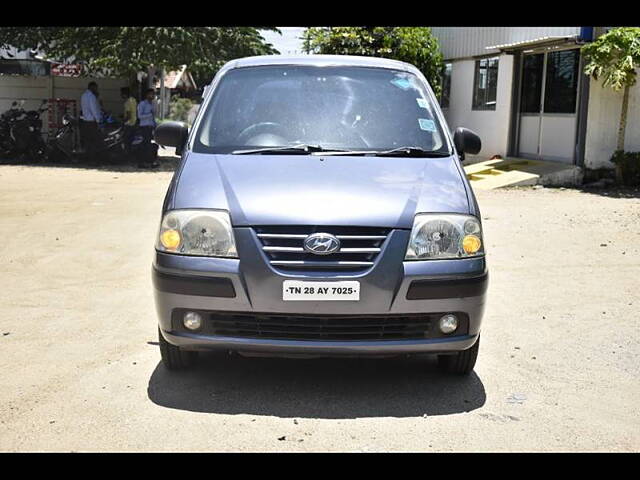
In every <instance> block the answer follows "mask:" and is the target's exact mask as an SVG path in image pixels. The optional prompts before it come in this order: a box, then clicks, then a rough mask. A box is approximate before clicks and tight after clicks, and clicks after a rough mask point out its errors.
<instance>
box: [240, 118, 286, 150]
mask: <svg viewBox="0 0 640 480" xmlns="http://www.w3.org/2000/svg"><path fill="white" fill-rule="evenodd" d="M265 133H272V134H275V135H278V136H281V137H283V138H287V136H288V134H289V133H290V132H289V131H288V130H287V129H285V127H283V126H282V125H281V124H279V123H276V122H260V123H255V124H253V125H250V126H248V127H247V128H245V129H244V130H242V131H241V132H240V134H239V135H238V137H237V141H238V143H240V144H243V145H247V143H246V142H247V140H249V139H250V138H252V137H255V136H258V135H260V134H265Z"/></svg>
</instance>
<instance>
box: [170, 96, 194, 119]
mask: <svg viewBox="0 0 640 480" xmlns="http://www.w3.org/2000/svg"><path fill="white" fill-rule="evenodd" d="M192 107H193V102H192V101H191V100H190V99H188V98H173V99H172V100H171V103H169V119H170V120H176V121H178V122H186V121H187V119H188V116H189V110H191V108H192Z"/></svg>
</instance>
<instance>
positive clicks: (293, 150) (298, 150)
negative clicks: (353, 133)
mask: <svg viewBox="0 0 640 480" xmlns="http://www.w3.org/2000/svg"><path fill="white" fill-rule="evenodd" d="M333 151H335V149H333V148H331V149H325V148H323V147H321V146H320V145H307V144H300V145H291V146H284V147H263V148H253V149H251V150H234V151H233V152H231V154H232V155H251V154H256V153H279V154H281V155H308V154H310V153H314V152H333Z"/></svg>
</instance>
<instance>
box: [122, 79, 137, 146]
mask: <svg viewBox="0 0 640 480" xmlns="http://www.w3.org/2000/svg"><path fill="white" fill-rule="evenodd" d="M120 96H121V97H122V99H123V100H124V114H123V122H124V148H125V151H126V153H127V155H131V144H132V142H133V136H134V135H135V132H136V124H137V123H138V102H136V99H135V98H133V96H131V90H130V89H129V87H123V88H121V89H120Z"/></svg>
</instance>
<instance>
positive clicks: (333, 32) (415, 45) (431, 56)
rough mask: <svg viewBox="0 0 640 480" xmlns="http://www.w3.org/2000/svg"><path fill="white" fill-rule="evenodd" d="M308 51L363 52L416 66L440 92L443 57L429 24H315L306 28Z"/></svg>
mask: <svg viewBox="0 0 640 480" xmlns="http://www.w3.org/2000/svg"><path fill="white" fill-rule="evenodd" d="M303 41H304V44H303V45H304V49H305V51H306V52H307V53H320V54H333V55H362V56H369V57H384V58H391V59H394V60H401V61H403V62H408V63H411V64H413V65H415V66H416V67H417V68H418V69H419V70H420V71H421V72H422V74H423V75H424V76H425V77H426V79H427V80H428V81H429V83H430V84H431V87H432V88H433V90H434V91H435V92H436V94H439V92H440V79H441V75H442V67H443V58H442V54H441V53H440V47H439V44H438V40H437V39H436V38H435V37H434V36H433V35H432V34H431V30H430V29H429V28H427V27H313V28H307V29H306V30H305V33H304V36H303Z"/></svg>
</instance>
